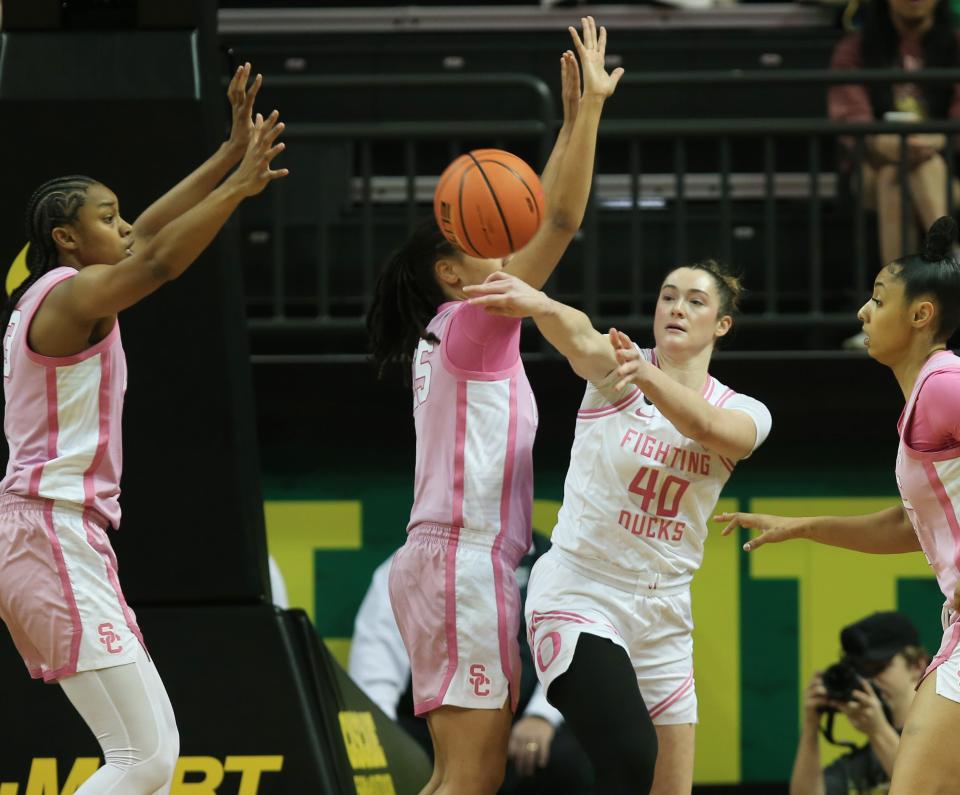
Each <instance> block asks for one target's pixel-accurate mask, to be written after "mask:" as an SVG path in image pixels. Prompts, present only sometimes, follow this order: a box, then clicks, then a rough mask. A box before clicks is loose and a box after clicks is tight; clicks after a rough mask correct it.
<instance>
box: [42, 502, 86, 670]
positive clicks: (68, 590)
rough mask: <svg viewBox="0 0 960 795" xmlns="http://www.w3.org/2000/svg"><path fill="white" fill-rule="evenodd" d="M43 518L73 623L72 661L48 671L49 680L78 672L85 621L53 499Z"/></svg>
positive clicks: (47, 506) (45, 509) (46, 506)
mask: <svg viewBox="0 0 960 795" xmlns="http://www.w3.org/2000/svg"><path fill="white" fill-rule="evenodd" d="M43 520H44V523H45V524H46V530H47V538H48V539H50V547H51V550H52V552H53V558H54V560H55V561H56V564H57V573H58V574H59V575H60V586H61V587H62V588H63V598H64V601H66V603H67V607H68V608H69V610H70V620H71V622H72V623H73V633H72V637H71V639H70V662H68V663H67V664H66V666H64V667H62V668H60V669H58V670H56V671H53V672H47V673H46V674H45V675H44V679H45V680H47V679H57V678H59V677H61V676H67V675H69V674H74V673H76V672H77V661H78V660H79V659H80V638H81V636H82V634H83V623H82V622H81V621H80V609H79V608H78V607H77V600H76V597H75V596H74V595H73V585H72V583H71V582H70V574H69V572H68V571H67V562H66V561H65V560H64V558H63V548H62V547H61V546H60V539H59V538H57V531H56V530H55V529H54V525H53V501H52V500H51V501H50V502H49V503H48V504H47V505H45V506H44V507H43Z"/></svg>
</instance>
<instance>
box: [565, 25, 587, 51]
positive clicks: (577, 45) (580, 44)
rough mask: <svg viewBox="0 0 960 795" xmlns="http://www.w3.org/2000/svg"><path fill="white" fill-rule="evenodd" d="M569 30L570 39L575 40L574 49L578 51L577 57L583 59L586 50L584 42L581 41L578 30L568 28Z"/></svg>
mask: <svg viewBox="0 0 960 795" xmlns="http://www.w3.org/2000/svg"><path fill="white" fill-rule="evenodd" d="M567 30H569V31H570V38H571V39H573V46H574V49H576V51H577V55H579V56H580V57H581V58H582V57H583V53H584V51H585V50H586V48H585V47H584V46H583V42H582V41H580V34H578V33H577V29H576V28H573V27H569V28H567Z"/></svg>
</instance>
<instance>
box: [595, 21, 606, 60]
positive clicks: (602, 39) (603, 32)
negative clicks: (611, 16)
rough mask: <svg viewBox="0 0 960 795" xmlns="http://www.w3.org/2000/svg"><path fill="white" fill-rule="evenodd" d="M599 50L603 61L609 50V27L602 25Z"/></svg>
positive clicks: (598, 41)
mask: <svg viewBox="0 0 960 795" xmlns="http://www.w3.org/2000/svg"><path fill="white" fill-rule="evenodd" d="M597 52H599V53H600V59H601V63H602V62H603V56H604V55H605V54H606V52H607V29H606V28H605V27H603V25H601V26H600V36H599V37H598V38H597Z"/></svg>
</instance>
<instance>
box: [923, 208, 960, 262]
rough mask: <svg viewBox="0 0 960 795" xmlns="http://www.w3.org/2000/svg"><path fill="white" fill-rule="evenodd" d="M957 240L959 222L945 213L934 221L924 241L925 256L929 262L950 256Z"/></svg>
mask: <svg viewBox="0 0 960 795" xmlns="http://www.w3.org/2000/svg"><path fill="white" fill-rule="evenodd" d="M956 241H957V222H956V221H954V220H953V219H952V218H951V217H950V216H949V215H944V216H942V217H941V218H938V219H937V220H936V221H934V222H933V226H931V227H930V231H928V232H927V238H926V240H925V241H924V243H923V258H924V259H925V260H926V261H927V262H939V261H940V260H943V259H946V258H947V257H949V256H950V254H951V253H952V251H953V244H954V243H955V242H956Z"/></svg>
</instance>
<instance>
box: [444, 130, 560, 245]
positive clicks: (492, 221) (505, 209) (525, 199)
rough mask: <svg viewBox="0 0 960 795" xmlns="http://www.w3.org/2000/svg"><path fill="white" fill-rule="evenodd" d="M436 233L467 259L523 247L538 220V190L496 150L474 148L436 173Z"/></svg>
mask: <svg viewBox="0 0 960 795" xmlns="http://www.w3.org/2000/svg"><path fill="white" fill-rule="evenodd" d="M433 212H434V215H435V217H436V219H437V226H439V227H440V231H441V232H443V234H444V236H445V237H446V238H447V240H449V241H450V242H451V243H452V244H453V245H455V246H456V247H457V248H459V249H460V250H461V251H463V252H464V253H465V254H468V255H470V256H471V257H481V258H484V259H492V258H496V257H505V256H506V255H507V254H510V253H512V252H514V251H517V250H518V249H521V248H523V247H524V246H525V245H526V244H527V243H528V242H530V238H532V237H533V235H534V232H536V231H537V227H538V226H540V220H541V218H542V217H543V187H542V186H541V185H540V178H539V177H538V176H537V174H536V172H534V170H533V169H532V168H530V166H528V165H527V164H526V163H525V162H524V161H523V160H521V159H520V158H519V157H517V156H516V155H512V154H510V153H509V152H504V151H503V150H501V149H475V150H474V151H472V152H469V153H467V154H465V155H461V156H460V157H458V158H457V159H456V160H454V161H453V162H452V163H451V164H450V165H449V166H447V169H446V171H444V172H443V174H441V175H440V181H439V182H438V183H437V190H436V192H435V193H434V196H433Z"/></svg>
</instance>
